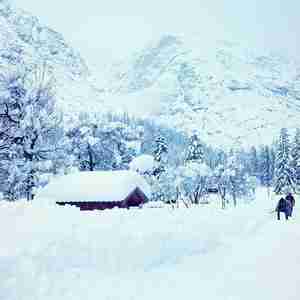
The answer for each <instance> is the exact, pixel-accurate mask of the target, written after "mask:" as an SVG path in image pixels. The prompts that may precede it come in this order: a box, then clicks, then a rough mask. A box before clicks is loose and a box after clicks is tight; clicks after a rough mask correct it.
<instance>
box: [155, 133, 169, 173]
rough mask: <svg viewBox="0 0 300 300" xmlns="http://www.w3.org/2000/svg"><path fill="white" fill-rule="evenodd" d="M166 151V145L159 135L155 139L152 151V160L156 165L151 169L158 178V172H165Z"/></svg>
mask: <svg viewBox="0 0 300 300" xmlns="http://www.w3.org/2000/svg"><path fill="white" fill-rule="evenodd" d="M167 153H168V145H167V143H166V140H165V138H164V137H163V136H161V135H159V136H158V137H157V138H156V140H155V148H154V151H153V157H154V161H155V162H156V167H155V169H154V170H153V175H154V176H155V177H157V178H159V176H160V174H161V173H163V172H165V170H166V168H165V166H164V164H165V163H166V155H167Z"/></svg>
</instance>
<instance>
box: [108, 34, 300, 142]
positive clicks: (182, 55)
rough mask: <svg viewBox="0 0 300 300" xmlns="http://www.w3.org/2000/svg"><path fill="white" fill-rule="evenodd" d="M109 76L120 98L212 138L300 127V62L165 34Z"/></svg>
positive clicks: (241, 138) (253, 138) (261, 135)
mask: <svg viewBox="0 0 300 300" xmlns="http://www.w3.org/2000/svg"><path fill="white" fill-rule="evenodd" d="M111 74H112V75H111V77H110V81H109V82H108V86H109V88H108V90H109V93H112V94H113V95H114V97H117V98H118V99H120V103H122V102H123V103H124V102H127V107H128V108H129V109H132V110H135V111H136V110H139V107H140V108H141V109H144V110H145V107H146V108H147V110H148V111H147V112H148V113H150V115H151V114H153V115H156V117H155V118H156V119H157V121H158V122H160V123H163V124H167V125H169V126H172V127H174V126H175V127H177V128H178V129H180V130H183V131H184V132H187V133H192V132H195V131H199V132H200V135H201V136H202V138H203V139H204V140H206V141H207V142H209V143H212V144H222V143H230V144H232V143H234V144H236V145H240V144H249V143H252V144H261V143H267V142H271V141H272V139H273V138H274V135H275V136H277V135H278V132H279V129H280V128H281V127H284V126H286V127H290V128H294V127H295V126H300V120H299V118H298V113H299V110H300V64H298V65H297V63H296V62H293V61H290V60H288V59H286V58H284V57H281V56H278V55H274V54H272V53H263V54H262V53H261V52H259V51H257V50H255V49H247V48H243V47H242V46H240V45H238V44H234V43H229V42H224V41H220V42H213V43H209V44H207V43H204V42H202V39H201V37H194V38H186V37H180V36H172V35H166V36H163V37H162V38H161V39H160V40H159V41H157V42H155V43H152V44H151V45H148V46H147V47H146V48H145V49H144V50H143V51H141V52H140V53H136V54H135V55H133V56H132V58H131V59H130V60H129V61H127V62H122V63H120V64H115V65H114V66H113V67H112V69H111ZM124 99H125V100H124ZM130 101H131V102H132V103H133V105H132V106H131V107H130V105H129V104H128V102H129V103H130ZM115 103H117V102H115ZM150 103H151V104H150ZM157 116H158V117H157ZM268 136H269V139H268Z"/></svg>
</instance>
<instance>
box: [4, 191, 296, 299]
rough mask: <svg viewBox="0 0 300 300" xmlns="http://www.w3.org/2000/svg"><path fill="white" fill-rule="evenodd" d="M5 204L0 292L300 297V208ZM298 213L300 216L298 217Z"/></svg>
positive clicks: (11, 295)
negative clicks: (280, 213)
mask: <svg viewBox="0 0 300 300" xmlns="http://www.w3.org/2000/svg"><path fill="white" fill-rule="evenodd" d="M262 199H263V197H259V199H258V200H257V201H256V203H253V204H251V205H248V206H243V207H240V208H237V209H228V210H226V211H222V210H220V209H216V208H215V207H210V206H207V207H201V208H194V209H176V210H172V209H166V208H163V209H143V210H135V209H133V210H129V211H128V210H117V209H116V210H112V211H105V212H102V213H99V212H89V213H84V212H80V211H78V210H77V209H76V208H64V207H59V208H55V207H51V206H49V207H48V206H47V207H44V206H38V205H36V204H27V203H16V204H4V203H1V204H0V235H1V248H0V300H33V299H37V300H44V299H49V300H50V299H51V300H53V299H55V300H60V299H64V300H65V299H70V300H73V299H74V300H77V299H78V300H79V299H80V300H83V299H84V300H92V299H101V300H102V299H103V300H106V299H110V300H112V299H114V300H117V299H122V300H127V299H128V300H135V299H136V300H144V299H145V300H146V299H149V300H150V299H151V300H153V299H205V300H227V299H228V300H248V299H249V300H250V299H251V300H260V299H263V300H277V299H280V300H282V299H287V300H294V299H295V300H299V299H300V211H299V210H296V212H295V217H294V218H293V219H292V220H290V221H289V222H285V221H284V220H282V221H281V222H278V221H277V220H275V216H274V215H271V214H269V213H268V212H269V210H270V207H271V206H272V205H269V203H266V202H265V200H262ZM297 218H299V220H298V219H297Z"/></svg>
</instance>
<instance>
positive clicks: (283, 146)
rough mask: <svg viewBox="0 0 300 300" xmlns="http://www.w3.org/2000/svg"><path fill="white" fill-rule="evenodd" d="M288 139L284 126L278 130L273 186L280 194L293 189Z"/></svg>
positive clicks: (293, 180)
mask: <svg viewBox="0 0 300 300" xmlns="http://www.w3.org/2000/svg"><path fill="white" fill-rule="evenodd" d="M290 151H291V146H290V141H289V135H288V131H287V129H286V128H282V129H281V131H280V137H279V141H278V145H277V153H276V161H275V188H274V191H275V193H276V194H281V193H285V192H288V191H290V190H294V187H295V178H294V174H293V168H292V167H291V161H290Z"/></svg>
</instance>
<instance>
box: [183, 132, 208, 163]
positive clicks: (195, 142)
mask: <svg viewBox="0 0 300 300" xmlns="http://www.w3.org/2000/svg"><path fill="white" fill-rule="evenodd" d="M185 161H186V162H189V161H197V162H199V163H203V161H204V150H203V144H202V143H201V141H200V139H199V137H198V136H197V135H196V134H194V135H193V136H192V137H191V139H190V143H189V146H188V152H187V157H186V160H185Z"/></svg>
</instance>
